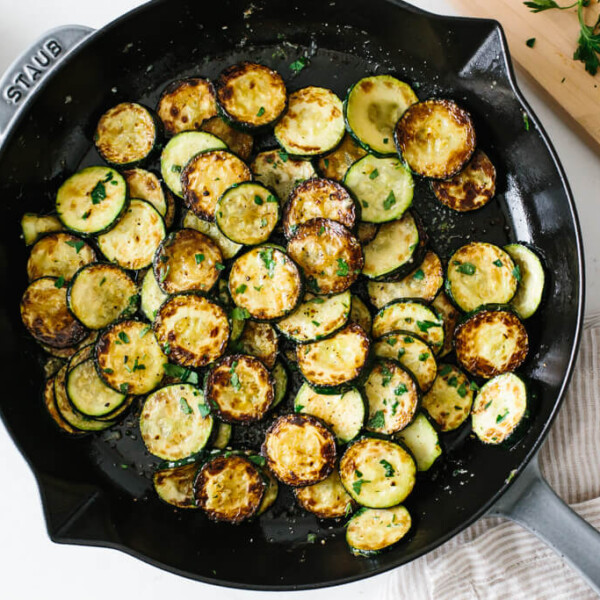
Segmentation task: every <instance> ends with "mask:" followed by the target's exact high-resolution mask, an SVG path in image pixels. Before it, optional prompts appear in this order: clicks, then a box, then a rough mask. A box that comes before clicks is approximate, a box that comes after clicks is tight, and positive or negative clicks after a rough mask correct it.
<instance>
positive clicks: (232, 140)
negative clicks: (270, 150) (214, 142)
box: [202, 117, 254, 161]
mask: <svg viewBox="0 0 600 600" xmlns="http://www.w3.org/2000/svg"><path fill="white" fill-rule="evenodd" d="M202 131H206V132H208V133H212V134H213V135H216V136H217V137H218V138H219V139H220V140H223V141H224V142H225V143H226V144H227V147H228V148H229V149H230V150H231V151H232V152H233V153H234V154H237V155H238V156H239V157H240V158H241V159H242V160H246V161H247V160H248V159H249V158H250V155H251V154H252V147H253V146H254V138H253V137H252V136H251V135H250V134H249V133H244V132H242V131H238V130H237V129H234V128H233V127H230V126H229V125H228V124H227V123H226V122H225V121H224V120H223V119H222V118H221V117H213V118H212V119H209V120H208V121H205V122H204V123H203V124H202Z"/></svg>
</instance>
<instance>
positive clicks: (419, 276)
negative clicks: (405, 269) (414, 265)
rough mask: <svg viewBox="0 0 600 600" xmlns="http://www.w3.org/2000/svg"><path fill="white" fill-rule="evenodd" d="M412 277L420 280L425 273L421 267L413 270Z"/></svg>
mask: <svg viewBox="0 0 600 600" xmlns="http://www.w3.org/2000/svg"><path fill="white" fill-rule="evenodd" d="M412 278H413V279H416V280H417V281H422V280H423V279H424V278H425V273H423V269H418V270H417V271H415V274H414V275H413V276H412Z"/></svg>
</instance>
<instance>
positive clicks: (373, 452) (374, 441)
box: [340, 437, 417, 508]
mask: <svg viewBox="0 0 600 600" xmlns="http://www.w3.org/2000/svg"><path fill="white" fill-rule="evenodd" d="M340 479H341V481H342V485H343V486H344V487H345V488H346V491H347V492H348V493H349V494H350V496H352V498H353V499H354V500H355V501H356V502H358V503H359V504H362V505H363V506H368V507H370V508H389V507H391V506H396V505H397V504H399V503H400V502H402V501H403V500H404V499H405V498H406V497H407V496H408V495H409V494H410V493H411V492H412V490H413V488H414V486H415V483H416V480H417V466H416V464H415V461H414V459H413V457H412V456H411V455H410V453H409V452H408V451H407V450H405V449H404V448H403V447H402V446H401V445H400V444H398V443H395V442H392V441H390V440H383V439H379V438H374V437H365V438H362V439H360V440H358V441H356V442H354V443H352V444H350V446H348V448H347V449H346V451H345V452H344V455H343V456H342V458H341V460H340Z"/></svg>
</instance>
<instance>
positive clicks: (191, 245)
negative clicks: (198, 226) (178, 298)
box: [153, 229, 223, 294]
mask: <svg viewBox="0 0 600 600" xmlns="http://www.w3.org/2000/svg"><path fill="white" fill-rule="evenodd" d="M222 261H223V256H222V255H221V251H220V250H219V247H218V246H217V245H216V244H215V243H214V242H213V241H212V240H211V239H210V238H209V237H208V236H206V235H204V234H203V233H200V232H199V231H196V230H195V229H180V230H179V231H174V232H173V233H170V234H169V235H168V236H167V237H166V238H165V240H164V241H163V243H162V244H161V246H160V248H159V249H158V251H157V252H156V254H155V256H154V266H153V269H154V276H155V277H156V281H157V282H158V285H159V287H160V288H161V290H162V291H163V292H165V293H166V294H176V293H178V292H186V291H188V290H200V291H201V292H208V291H209V290H210V289H211V288H212V287H213V286H214V285H215V283H216V282H217V279H218V278H219V273H220V270H219V269H222V268H223V262H222Z"/></svg>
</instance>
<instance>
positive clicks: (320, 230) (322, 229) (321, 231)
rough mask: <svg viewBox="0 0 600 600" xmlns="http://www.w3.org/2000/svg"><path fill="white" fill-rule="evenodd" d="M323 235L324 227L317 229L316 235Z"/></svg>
mask: <svg viewBox="0 0 600 600" xmlns="http://www.w3.org/2000/svg"><path fill="white" fill-rule="evenodd" d="M324 233H325V225H321V227H319V232H318V233H317V235H319V236H321V235H323V234H324Z"/></svg>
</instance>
